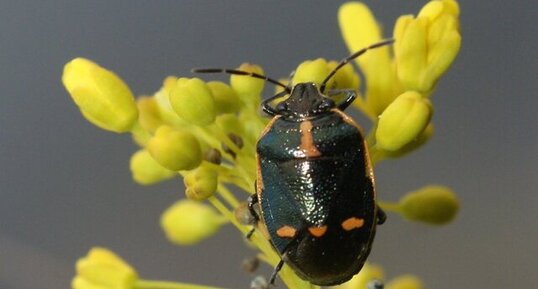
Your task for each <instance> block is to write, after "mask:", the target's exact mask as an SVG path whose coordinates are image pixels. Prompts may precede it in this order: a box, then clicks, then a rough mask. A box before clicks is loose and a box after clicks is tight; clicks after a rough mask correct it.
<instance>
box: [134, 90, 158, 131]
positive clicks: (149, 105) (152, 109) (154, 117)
mask: <svg viewBox="0 0 538 289" xmlns="http://www.w3.org/2000/svg"><path fill="white" fill-rule="evenodd" d="M136 105H137V107H138V111H139V116H138V122H139V123H140V126H141V127H142V128H143V129H145V130H146V131H148V132H154V131H155V130H156V129H157V128H158V127H159V126H161V125H162V124H163V123H164V121H163V119H162V117H161V112H160V110H159V105H158V103H157V101H156V100H155V98H153V97H140V98H138V100H137V102H136Z"/></svg>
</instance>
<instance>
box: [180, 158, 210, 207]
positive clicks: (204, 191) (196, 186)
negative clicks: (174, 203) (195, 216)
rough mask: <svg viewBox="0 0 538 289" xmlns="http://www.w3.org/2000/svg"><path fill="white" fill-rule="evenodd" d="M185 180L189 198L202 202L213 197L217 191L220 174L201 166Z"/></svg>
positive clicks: (186, 192)
mask: <svg viewBox="0 0 538 289" xmlns="http://www.w3.org/2000/svg"><path fill="white" fill-rule="evenodd" d="M183 180H184V182H185V194H186V195H187V198H189V199H191V200H196V201H201V200H205V199H207V198H209V197H211V196H212V195H213V194H214V193H215V191H216V190H217V185H218V174H217V172H216V171H214V170H212V169H209V168H206V167H203V166H200V167H198V168H197V169H196V170H194V171H191V172H189V173H188V174H187V175H186V176H185V178H184V179H183Z"/></svg>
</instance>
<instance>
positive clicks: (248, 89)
mask: <svg viewBox="0 0 538 289" xmlns="http://www.w3.org/2000/svg"><path fill="white" fill-rule="evenodd" d="M237 69H238V70H242V71H246V72H254V73H257V74H261V75H263V69H262V68H261V67H260V66H258V65H255V64H250V63H243V64H241V65H240V66H239V67H238V68H237ZM230 84H231V86H232V88H233V90H235V92H237V94H238V95H239V97H240V98H241V100H243V102H244V103H245V104H249V105H254V106H255V107H257V106H258V105H259V103H260V99H261V98H260V96H261V93H262V90H263V86H264V85H265V82H264V80H263V79H258V78H254V77H252V76H248V75H231V76H230Z"/></svg>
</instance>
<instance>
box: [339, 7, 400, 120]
mask: <svg viewBox="0 0 538 289" xmlns="http://www.w3.org/2000/svg"><path fill="white" fill-rule="evenodd" d="M338 22H339V25H340V30H341V31H342V36H343V38H344V41H345V42H346V44H347V47H348V48H349V51H351V52H352V53H353V52H356V51H358V50H359V49H362V48H365V47H367V46H369V45H371V44H374V43H376V42H379V41H381V39H382V29H381V27H380V26H379V24H378V21H377V20H376V19H375V17H374V15H373V14H372V12H371V11H370V9H369V8H368V6H366V5H365V4H363V3H360V2H348V3H345V4H344V5H342V6H341V7H340V10H339V11H338ZM389 51H390V47H379V48H376V49H373V50H371V51H368V52H367V53H365V54H364V55H361V56H360V57H359V58H357V60H356V62H357V63H358V64H359V66H360V68H361V71H362V73H363V74H364V78H365V81H366V87H367V88H368V89H367V91H366V99H365V105H366V107H365V109H367V112H368V113H369V115H370V116H372V117H376V116H378V115H379V114H380V113H381V112H383V110H384V109H385V108H386V107H387V106H388V105H389V104H390V103H391V102H392V101H393V100H394V98H395V97H396V96H398V95H399V94H400V93H401V88H400V85H399V82H398V79H397V77H396V71H395V69H394V65H393V63H392V59H391V57H390V53H389ZM355 103H356V104H357V105H358V103H359V102H355Z"/></svg>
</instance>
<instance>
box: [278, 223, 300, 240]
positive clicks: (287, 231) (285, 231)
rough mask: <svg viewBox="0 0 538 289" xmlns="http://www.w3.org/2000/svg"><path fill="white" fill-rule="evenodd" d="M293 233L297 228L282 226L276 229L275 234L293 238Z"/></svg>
mask: <svg viewBox="0 0 538 289" xmlns="http://www.w3.org/2000/svg"><path fill="white" fill-rule="evenodd" d="M295 233H297V230H295V228H292V227H290V226H282V227H280V229H278V230H276V235H277V236H279V237H282V238H293V237H295Z"/></svg>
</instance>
